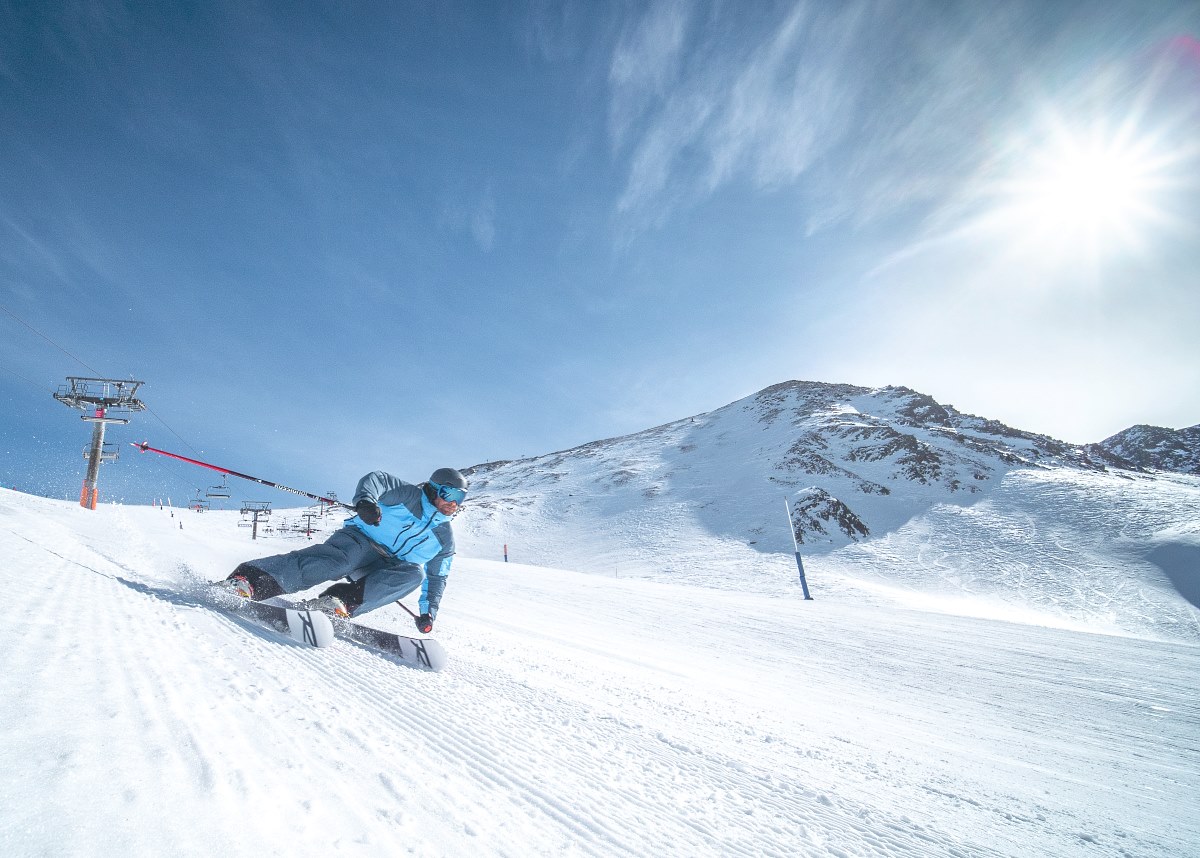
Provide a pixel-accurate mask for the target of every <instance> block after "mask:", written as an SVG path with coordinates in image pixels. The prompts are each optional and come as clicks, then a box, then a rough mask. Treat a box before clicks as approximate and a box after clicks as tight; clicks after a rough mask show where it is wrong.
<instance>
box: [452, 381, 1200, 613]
mask: <svg viewBox="0 0 1200 858" xmlns="http://www.w3.org/2000/svg"><path fill="white" fill-rule="evenodd" d="M1163 431H1164V432H1170V431H1171V430H1163ZM1129 432H1130V433H1134V432H1135V430H1129ZM1191 432H1192V430H1182V431H1181V432H1179V433H1174V434H1175V435H1178V436H1180V437H1181V438H1183V439H1184V440H1187V439H1189V438H1192V437H1193V436H1191V435H1189V434H1188V433H1191ZM1128 434H1129V433H1123V435H1128ZM1116 437H1117V438H1120V437H1121V436H1116ZM1151 441H1152V442H1153V444H1151V443H1150V442H1151ZM1163 449H1166V445H1165V444H1164V443H1163V442H1162V441H1161V440H1159V436H1153V435H1151V434H1150V433H1145V432H1143V433H1141V434H1140V435H1133V436H1130V437H1128V438H1125V439H1124V441H1123V442H1118V441H1116V440H1115V439H1109V440H1108V441H1106V442H1104V443H1101V444H1091V445H1086V446H1080V445H1073V444H1068V443H1065V442H1062V441H1058V440H1055V439H1053V438H1050V437H1047V436H1045V435H1037V434H1033V433H1029V432H1023V431H1021V430H1018V429H1014V428H1012V427H1009V426H1005V425H1004V424H1002V423H999V422H997V421H995V420H988V419H984V418H981V417H976V416H973V415H968V414H963V413H961V412H959V411H957V410H955V409H954V408H953V407H951V406H947V405H942V404H940V403H938V402H936V401H935V400H934V399H932V398H931V397H929V396H927V395H924V394H921V393H918V392H916V391H913V390H910V389H907V388H903V387H885V388H878V389H869V388H864V387H855V386H851V385H838V384H822V383H814V382H800V381H792V382H786V383H783V384H779V385H775V386H772V387H769V388H767V389H765V390H762V391H760V392H758V393H756V394H754V395H752V396H749V397H746V398H745V399H741V400H739V401H737V402H734V403H732V404H730V405H727V406H725V407H723V408H718V409H717V410H715V411H711V412H708V413H706V414H699V415H696V416H695V417H688V418H684V419H682V420H677V421H674V422H672V423H668V424H665V425H663V426H658V427H656V428H653V429H649V430H647V431H644V432H639V433H635V434H633V435H627V436H624V437H620V438H611V439H607V440H603V441H596V442H593V443H590V444H585V445H583V446H580V447H576V448H574V449H570V450H564V451H561V452H557V453H552V454H549V455H544V456H538V457H535V458H530V459H522V460H517V461H506V462H489V463H485V464H481V465H477V466H475V467H472V468H469V469H467V470H468V473H469V475H470V477H471V479H472V489H473V492H472V495H473V498H472V502H471V504H470V506H469V509H468V512H467V513H465V514H464V516H463V522H462V526H461V528H460V529H461V530H462V532H463V534H464V535H463V537H462V539H463V541H464V543H465V544H466V545H467V546H468V550H470V551H472V552H475V553H477V554H479V555H481V556H497V555H498V554H499V553H500V551H501V546H502V545H505V544H507V545H508V546H509V551H510V552H512V554H513V555H514V556H515V557H517V558H520V559H523V560H526V561H528V562H534V563H546V564H562V563H568V564H570V565H571V566H572V567H573V568H581V569H588V570H591V571H593V572H597V573H603V574H612V575H614V576H616V575H622V574H624V575H640V576H644V577H652V578H656V579H660V580H681V579H682V580H691V581H697V582H701V583H705V584H713V585H718V586H730V587H734V588H753V589H760V590H761V589H766V590H770V591H774V590H776V589H777V588H778V587H779V586H780V582H784V581H788V582H789V584H790V578H789V576H788V573H787V569H788V568H794V566H793V560H792V551H793V544H792V535H793V533H794V535H795V538H796V540H797V542H798V543H799V547H800V550H801V552H802V553H803V554H804V556H805V558H806V563H807V564H809V566H810V567H811V568H812V570H813V572H814V573H815V577H816V578H817V579H819V580H820V583H821V585H822V586H825V587H828V586H830V585H831V584H833V585H835V586H854V587H861V586H864V585H865V584H868V583H869V584H870V585H871V586H876V585H878V586H883V587H896V586H899V587H902V588H903V589H905V590H915V591H919V592H922V593H930V592H937V593H941V594H947V595H948V594H961V593H962V591H964V590H966V591H968V592H971V593H973V594H976V595H987V596H989V597H990V596H994V597H997V598H999V599H1001V600H1002V601H1005V602H1006V603H1007V604H1009V605H1010V606H1013V605H1019V606H1021V607H1029V606H1030V604H1029V603H1030V600H1031V599H1032V600H1033V601H1034V602H1035V603H1036V604H1035V605H1034V607H1036V608H1037V609H1038V610H1044V611H1048V612H1049V613H1050V614H1053V615H1057V616H1061V617H1069V618H1072V619H1075V620H1086V621H1087V622H1096V621H1099V622H1101V623H1104V624H1110V625H1112V626H1113V627H1115V628H1123V629H1129V628H1130V627H1131V626H1132V627H1134V628H1135V629H1136V630H1137V631H1139V632H1146V631H1147V625H1148V626H1150V627H1153V629H1154V632H1155V633H1163V631H1164V624H1165V626H1166V627H1169V630H1170V633H1174V632H1180V633H1183V634H1185V635H1187V636H1193V635H1195V630H1194V628H1191V627H1192V626H1193V625H1194V624H1193V623H1191V622H1190V621H1189V619H1188V616H1187V613H1186V611H1184V612H1180V611H1179V610H1178V608H1179V607H1180V602H1181V600H1180V594H1181V593H1183V594H1184V595H1185V596H1186V595H1187V594H1188V588H1187V586H1186V583H1185V584H1184V585H1183V590H1180V589H1179V587H1180V585H1179V583H1178V582H1179V581H1181V580H1184V579H1185V578H1186V574H1185V573H1184V572H1182V571H1180V570H1179V569H1177V568H1175V567H1176V566H1177V565H1178V564H1176V563H1169V564H1165V565H1164V564H1163V563H1161V562H1158V561H1157V560H1155V558H1156V557H1157V558H1160V559H1161V557H1162V556H1163V555H1162V554H1161V553H1158V554H1156V553H1155V549H1156V548H1159V547H1161V545H1162V544H1163V543H1164V542H1166V543H1170V544H1172V545H1174V544H1175V541H1176V540H1177V538H1178V539H1179V540H1182V541H1183V543H1185V544H1187V545H1190V544H1191V542H1192V540H1193V537H1195V536H1196V522H1195V512H1194V511H1195V509H1196V506H1195V504H1196V502H1197V500H1200V482H1197V481H1196V480H1195V479H1194V478H1193V477H1191V476H1186V474H1189V473H1190V472H1189V469H1188V467H1187V461H1186V460H1185V458H1184V457H1182V456H1175V457H1173V458H1172V457H1170V456H1168V455H1166V454H1165V453H1164V454H1156V456H1152V455H1151V453H1150V452H1148V451H1150V450H1163ZM1171 449H1172V450H1175V449H1177V448H1176V447H1172V448H1171ZM1168 460H1169V461H1168ZM1168 464H1169V465H1170V468H1167V467H1166V465H1168ZM1152 467H1153V468H1157V469H1159V470H1160V471H1177V472H1180V473H1160V472H1151V471H1150V470H1149V469H1150V468H1152ZM1181 474H1183V475H1181ZM785 499H786V500H787V502H788V504H789V506H790V509H791V525H792V533H789V532H788V526H787V519H786V518H785V516H786V515H787V513H786V512H785V507H784V500H785ZM964 529H969V530H971V531H972V533H971V534H970V535H969V537H968V535H967V534H965V533H964V532H963V531H964ZM1180 534H1182V535H1180ZM1196 541H1200V539H1197V540H1196ZM965 542H970V543H971V544H972V545H975V546H980V545H982V546H986V547H988V548H989V549H990V550H986V551H982V552H981V551H979V550H978V548H976V549H974V550H973V551H972V552H971V553H970V554H968V555H963V554H962V552H960V551H956V545H961V544H964V543H965ZM1030 544H1032V545H1034V546H1035V547H1036V548H1037V550H1038V551H1040V552H1041V553H1042V554H1043V555H1044V556H1045V558H1047V559H1049V560H1050V561H1051V562H1050V563H1049V564H1048V565H1047V564H1041V565H1040V566H1038V565H1037V564H1030V563H1029V562H1028V552H1027V550H1026V549H1027V548H1028V547H1029V545H1030ZM1189 550H1190V549H1189ZM1170 556H1171V557H1174V556H1175V555H1174V554H1171V555H1170ZM1189 556H1190V555H1189ZM1035 566H1037V568H1034V567H1035ZM1167 567H1170V568H1167ZM716 569H720V570H721V571H720V572H714V571H713V570H716ZM1051 570H1053V571H1051ZM1047 575H1056V576H1058V577H1059V578H1060V579H1061V580H1059V581H1058V582H1057V583H1056V585H1055V586H1052V587H1049V588H1047V587H1044V586H1038V587H1036V588H1031V587H1029V580H1030V578H1031V577H1034V578H1038V577H1044V576H1047ZM1131 575H1132V576H1133V577H1134V578H1136V579H1137V580H1139V581H1141V580H1143V579H1145V580H1148V581H1150V582H1152V583H1154V584H1155V585H1156V586H1155V587H1152V588H1150V590H1147V588H1140V590H1139V596H1138V597H1137V598H1134V599H1132V600H1115V599H1114V598H1113V597H1112V595H1111V594H1112V593H1113V592H1115V591H1116V590H1119V589H1123V588H1124V586H1125V584H1127V583H1128V581H1129V580H1130V576H1131ZM1181 576H1182V577H1181ZM793 577H794V576H793ZM1076 579H1078V580H1076ZM835 582H836V584H835ZM1123 582H1124V583H1123ZM1157 585H1161V587H1158V586H1157ZM1022 590H1026V591H1028V592H1027V593H1024V594H1023V593H1022V592H1021V591H1022ZM1048 591H1050V592H1059V593H1060V594H1061V599H1057V598H1056V599H1055V600H1052V602H1050V603H1047V600H1046V593H1047V592H1048ZM1147 592H1149V593H1150V595H1149V596H1147V595H1146V593H1147ZM1160 597H1161V598H1160ZM1168 605H1174V606H1175V609H1171V608H1169V607H1168ZM1183 606H1184V607H1187V606H1186V601H1185V602H1184V605H1183Z"/></svg>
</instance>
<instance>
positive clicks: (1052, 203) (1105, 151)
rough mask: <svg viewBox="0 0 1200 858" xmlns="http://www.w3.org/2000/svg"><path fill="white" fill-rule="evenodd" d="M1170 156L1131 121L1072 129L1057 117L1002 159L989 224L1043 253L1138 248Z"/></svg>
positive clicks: (1100, 254) (1156, 212)
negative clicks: (1003, 169) (1115, 125)
mask: <svg viewBox="0 0 1200 858" xmlns="http://www.w3.org/2000/svg"><path fill="white" fill-rule="evenodd" d="M1168 161H1169V158H1167V157H1166V156H1165V154H1164V153H1162V152H1159V151H1157V143H1156V141H1155V138H1154V137H1153V136H1151V135H1144V134H1143V135H1139V134H1137V133H1136V132H1135V130H1134V129H1133V127H1132V126H1131V125H1130V124H1126V125H1125V126H1123V127H1122V128H1119V129H1117V130H1115V131H1110V130H1108V129H1107V128H1106V127H1104V126H1103V125H1102V124H1093V125H1091V126H1090V127H1088V128H1086V130H1084V131H1077V130H1073V129H1071V128H1069V127H1067V126H1066V125H1065V124H1063V123H1061V122H1058V123H1055V125H1054V127H1053V129H1052V131H1051V132H1050V133H1044V134H1042V135H1040V136H1038V137H1037V138H1036V139H1035V140H1033V141H1027V142H1026V143H1025V144H1024V145H1022V146H1020V147H1018V148H1017V150H1016V154H1015V155H1014V156H1013V157H1010V158H1009V159H1008V162H1009V169H1008V170H1007V178H1006V179H1005V180H1003V181H1002V182H1000V183H998V184H997V186H996V190H997V194H996V197H997V198H996V202H997V208H996V209H995V210H994V211H993V216H994V217H993V218H992V222H993V225H994V226H996V225H998V226H1000V227H1002V228H1003V230H1004V232H1005V233H1006V234H1007V235H1008V237H1009V238H1010V239H1012V240H1014V241H1016V242H1017V243H1018V244H1019V245H1020V246H1022V247H1024V248H1026V249H1030V250H1034V251H1037V252H1038V253H1039V255H1041V256H1042V257H1043V258H1052V259H1059V260H1062V261H1071V260H1074V259H1076V258H1078V257H1080V256H1082V255H1086V256H1088V257H1089V258H1090V259H1091V260H1092V261H1098V260H1100V259H1102V258H1105V257H1108V256H1112V255H1115V254H1118V253H1122V252H1130V251H1137V250H1140V249H1143V248H1144V247H1145V245H1146V242H1147V240H1148V238H1149V235H1150V232H1151V231H1152V228H1153V227H1154V226H1155V225H1157V224H1160V223H1162V222H1163V220H1164V213H1163V210H1162V208H1161V206H1160V202H1159V200H1158V195H1159V191H1160V190H1161V189H1162V188H1163V186H1164V166H1165V165H1166V164H1167V163H1168Z"/></svg>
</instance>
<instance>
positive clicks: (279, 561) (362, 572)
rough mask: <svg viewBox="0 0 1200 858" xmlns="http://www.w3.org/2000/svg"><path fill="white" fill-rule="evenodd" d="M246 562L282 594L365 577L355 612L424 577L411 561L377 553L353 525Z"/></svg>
mask: <svg viewBox="0 0 1200 858" xmlns="http://www.w3.org/2000/svg"><path fill="white" fill-rule="evenodd" d="M250 565H251V566H254V567H257V568H258V569H261V570H262V571H264V572H266V573H267V574H268V575H270V576H271V577H272V578H274V579H275V580H276V581H278V582H279V586H280V587H282V588H283V592H285V593H298V592H300V591H301V590H307V589H308V588H309V587H315V586H316V585H318V584H323V583H325V582H327V581H336V580H338V579H339V578H345V577H346V576H349V577H350V579H351V580H353V581H359V580H361V579H363V578H366V579H367V580H366V589H365V590H364V591H363V603H362V606H361V607H360V608H359V609H358V610H357V611H355V612H354V613H355V614H356V615H357V614H365V613H366V612H367V611H373V610H375V609H376V608H382V607H383V606H384V605H388V604H391V603H392V602H394V601H396V600H397V599H401V598H403V597H405V596H407V595H408V594H409V593H411V592H412V591H413V590H415V589H417V588H418V587H419V586H421V581H422V579H423V578H424V577H425V570H424V569H422V568H421V567H420V566H418V565H416V564H415V563H409V562H408V561H406V560H401V559H399V558H398V557H391V556H385V555H383V554H381V553H380V552H379V550H378V549H377V548H376V547H375V543H374V542H372V541H371V540H370V539H369V538H368V537H367V535H366V534H365V533H363V532H362V531H361V530H359V529H357V528H354V527H343V528H342V529H341V530H339V531H337V532H336V533H334V534H333V536H331V537H329V539H327V540H325V542H323V543H321V544H320V545H310V546H308V547H307V548H301V549H300V550H299V551H291V552H289V553H287V554H276V555H274V556H273V557H263V558H260V559H258V560H251V561H250Z"/></svg>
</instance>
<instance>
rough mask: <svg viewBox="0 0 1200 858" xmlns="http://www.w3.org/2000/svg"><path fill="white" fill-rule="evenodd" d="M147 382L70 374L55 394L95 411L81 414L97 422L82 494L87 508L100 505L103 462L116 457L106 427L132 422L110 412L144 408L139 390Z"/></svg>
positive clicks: (65, 401)
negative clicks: (106, 443) (106, 438)
mask: <svg viewBox="0 0 1200 858" xmlns="http://www.w3.org/2000/svg"><path fill="white" fill-rule="evenodd" d="M143 384H145V382H143V381H132V380H127V379H123V378H80V377H77V376H67V384H65V385H60V386H59V388H58V392H57V393H55V394H54V398H55V399H57V400H58V401H59V402H61V403H62V404H63V405H67V406H70V407H71V408H78V409H79V410H81V411H91V412H92V413H91V414H82V415H80V417H81V419H83V420H85V421H87V422H89V423H92V424H93V425H92V445H91V452H90V453H88V454H87V458H88V472H87V476H86V477H84V480H83V490H82V491H81V492H80V494H79V505H80V506H82V507H85V508H87V509H95V508H96V500H97V498H98V496H99V494H100V492H99V489H98V488H97V486H96V482H97V480H98V479H99V477H100V463H101V462H106V461H115V459H116V454H115V452H114V453H108V454H106V453H105V452H104V427H105V426H107V425H108V424H109V423H120V424H122V425H124V424H126V423H128V422H129V418H128V417H127V416H119V417H113V416H111V415H110V414H109V412H110V411H116V412H117V413H118V414H123V415H129V414H133V413H134V412H135V411H144V410H145V409H146V405H145V403H143V402H142V401H141V400H140V399H138V398H137V390H138V388H139V387H141V386H142V385H143Z"/></svg>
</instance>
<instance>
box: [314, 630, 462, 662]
mask: <svg viewBox="0 0 1200 858" xmlns="http://www.w3.org/2000/svg"><path fill="white" fill-rule="evenodd" d="M333 627H334V629H335V630H336V632H337V636H338V637H340V638H344V639H346V640H348V641H353V642H354V643H358V644H362V645H363V646H365V647H369V648H371V649H375V650H379V651H380V652H384V653H387V654H389V655H394V656H397V657H398V658H400V659H402V660H404V661H405V662H407V663H408V664H411V665H414V666H415V667H423V668H426V669H428V670H434V671H437V670H441V669H442V668H443V667H445V666H446V662H447V661H449V657H448V656H447V655H446V650H445V648H444V647H443V646H442V645H441V644H440V643H438V642H437V641H435V640H434V639H433V638H410V637H408V636H406V635H398V634H396V633H395V632H385V631H383V630H382V629H376V628H372V627H371V626H363V625H359V624H358V623H354V622H351V621H350V620H343V619H339V618H336V617H335V618H334V620H333Z"/></svg>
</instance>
